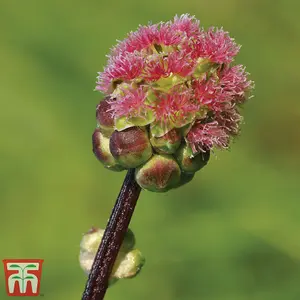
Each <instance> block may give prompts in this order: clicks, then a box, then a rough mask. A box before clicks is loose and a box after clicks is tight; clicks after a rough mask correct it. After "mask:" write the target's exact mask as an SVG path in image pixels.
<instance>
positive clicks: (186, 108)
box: [153, 88, 199, 130]
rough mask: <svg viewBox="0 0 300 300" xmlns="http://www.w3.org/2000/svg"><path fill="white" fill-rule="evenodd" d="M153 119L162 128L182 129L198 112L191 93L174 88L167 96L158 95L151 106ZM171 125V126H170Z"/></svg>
mask: <svg viewBox="0 0 300 300" xmlns="http://www.w3.org/2000/svg"><path fill="white" fill-rule="evenodd" d="M153 110H154V112H155V117H156V120H157V122H158V123H160V124H161V126H162V127H168V126H170V125H171V126H170V127H169V128H170V130H171V129H172V128H173V127H182V126H184V125H186V124H187V123H189V122H190V121H191V116H194V115H195V113H196V112H197V111H198V110H199V106H198V105H197V104H196V103H194V102H193V99H192V98H191V91H190V90H187V89H178V88H174V89H173V90H171V91H170V93H168V94H158V95H157V102H156V103H155V105H154V106H153ZM172 125H173V126H172Z"/></svg>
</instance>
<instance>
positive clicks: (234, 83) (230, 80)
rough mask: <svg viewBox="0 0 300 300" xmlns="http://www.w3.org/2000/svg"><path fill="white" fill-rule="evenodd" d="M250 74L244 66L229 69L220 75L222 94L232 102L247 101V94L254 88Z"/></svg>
mask: <svg viewBox="0 0 300 300" xmlns="http://www.w3.org/2000/svg"><path fill="white" fill-rule="evenodd" d="M248 75H249V74H248V73H247V72H246V71H245V67H243V66H242V65H236V66H233V67H227V68H226V69H224V71H223V72H222V73H221V74H220V81H219V85H220V87H221V89H222V94H223V95H225V97H227V98H231V100H235V101H237V102H243V101H244V100H246V93H247V92H249V91H250V90H251V89H252V88H253V87H254V86H253V82H252V81H250V80H248Z"/></svg>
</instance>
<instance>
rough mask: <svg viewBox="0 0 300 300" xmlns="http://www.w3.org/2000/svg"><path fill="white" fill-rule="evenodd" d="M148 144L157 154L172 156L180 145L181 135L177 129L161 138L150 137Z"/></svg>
mask: <svg viewBox="0 0 300 300" xmlns="http://www.w3.org/2000/svg"><path fill="white" fill-rule="evenodd" d="M150 142H151V144H152V146H153V148H154V149H155V150H156V151H157V152H158V153H163V154H164V153H165V154H173V153H175V151H176V150H177V149H178V147H179V146H180V143H181V134H180V132H179V130H178V129H172V130H171V131H169V132H168V133H166V134H165V135H163V136H161V137H155V136H153V137H151V139H150Z"/></svg>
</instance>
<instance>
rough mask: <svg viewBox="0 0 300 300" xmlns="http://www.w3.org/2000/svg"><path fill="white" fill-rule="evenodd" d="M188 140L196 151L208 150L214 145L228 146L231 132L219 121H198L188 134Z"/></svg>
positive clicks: (219, 146)
mask: <svg viewBox="0 0 300 300" xmlns="http://www.w3.org/2000/svg"><path fill="white" fill-rule="evenodd" d="M187 140H188V142H189V143H190V146H191V148H192V150H193V152H194V153H197V152H206V151H208V150H211V149H212V148H213V147H218V148H227V147H228V144H229V134H228V133H226V131H225V130H224V128H222V126H220V125H219V124H218V122H217V121H214V122H211V123H204V124H202V123H201V122H196V123H195V125H194V126H193V127H192V128H191V130H190V131H189V133H188V134H187Z"/></svg>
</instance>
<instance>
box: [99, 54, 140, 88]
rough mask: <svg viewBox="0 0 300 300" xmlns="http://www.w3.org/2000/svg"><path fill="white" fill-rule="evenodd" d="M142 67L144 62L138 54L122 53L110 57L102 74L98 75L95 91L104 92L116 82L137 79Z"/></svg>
mask: <svg viewBox="0 0 300 300" xmlns="http://www.w3.org/2000/svg"><path fill="white" fill-rule="evenodd" d="M143 67H144V60H143V57H142V56H141V55H140V54H139V53H138V52H134V53H123V54H120V55H118V56H115V57H110V60H109V64H108V66H107V67H106V68H105V69H104V72H102V73H99V76H98V82H97V86H96V90H100V91H103V92H106V91H108V90H109V89H110V87H111V84H112V83H113V82H114V81H116V80H118V81H126V80H131V79H134V78H137V77H138V76H139V75H140V74H141V72H142V69H143Z"/></svg>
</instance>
